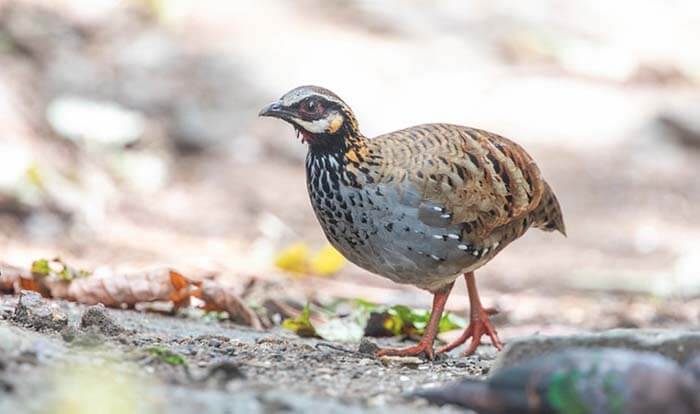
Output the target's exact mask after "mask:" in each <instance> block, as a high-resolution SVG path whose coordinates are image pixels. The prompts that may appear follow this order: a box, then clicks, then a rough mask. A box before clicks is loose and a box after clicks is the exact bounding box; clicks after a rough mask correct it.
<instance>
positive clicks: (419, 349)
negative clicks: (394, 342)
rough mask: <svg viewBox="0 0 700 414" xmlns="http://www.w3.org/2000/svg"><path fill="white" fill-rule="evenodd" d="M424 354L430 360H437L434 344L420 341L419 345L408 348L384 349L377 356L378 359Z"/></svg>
mask: <svg viewBox="0 0 700 414" xmlns="http://www.w3.org/2000/svg"><path fill="white" fill-rule="evenodd" d="M421 354H424V355H425V357H426V358H428V359H429V360H431V361H432V360H433V359H435V351H434V350H433V344H432V343H428V342H423V341H420V342H418V344H417V345H414V346H409V347H407V348H382V349H380V350H378V351H377V352H376V353H375V355H376V356H378V357H382V356H418V355H421Z"/></svg>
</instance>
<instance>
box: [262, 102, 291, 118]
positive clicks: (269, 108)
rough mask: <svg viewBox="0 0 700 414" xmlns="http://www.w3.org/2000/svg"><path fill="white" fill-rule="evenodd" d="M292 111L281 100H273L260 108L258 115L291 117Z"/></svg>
mask: <svg viewBox="0 0 700 414" xmlns="http://www.w3.org/2000/svg"><path fill="white" fill-rule="evenodd" d="M292 115H293V114H292V112H291V111H289V110H287V108H285V107H284V106H283V105H282V104H281V103H280V102H279V101H275V102H272V103H270V104H268V105H266V106H265V107H264V108H263V109H261V110H260V112H259V113H258V116H270V117H273V118H282V119H289V117H290V116H292Z"/></svg>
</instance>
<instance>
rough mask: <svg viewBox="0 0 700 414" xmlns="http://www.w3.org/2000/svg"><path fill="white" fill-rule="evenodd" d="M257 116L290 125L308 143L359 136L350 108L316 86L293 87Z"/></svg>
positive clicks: (331, 93)
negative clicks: (277, 119) (280, 120)
mask: <svg viewBox="0 0 700 414" xmlns="http://www.w3.org/2000/svg"><path fill="white" fill-rule="evenodd" d="M258 115H259V116H269V117H274V118H279V119H282V120H283V121H286V122H288V123H290V124H292V126H294V129H295V130H296V132H297V136H301V139H302V141H304V142H308V143H309V144H310V145H324V146H325V145H332V144H334V143H339V142H340V141H342V140H344V139H346V138H348V137H353V136H356V135H358V131H357V121H356V120H355V116H354V115H353V113H352V110H351V109H350V107H349V106H348V105H347V104H346V103H345V102H343V100H342V99H340V98H339V97H338V96H337V95H336V94H334V93H333V92H331V91H329V90H328V89H324V88H321V87H318V86H300V87H298V88H295V89H292V90H291V91H289V92H287V93H286V94H284V96H282V97H281V98H280V99H279V100H277V101H275V102H272V103H270V104H269V105H267V106H265V107H264V108H263V109H262V110H261V111H260V113H259V114H258Z"/></svg>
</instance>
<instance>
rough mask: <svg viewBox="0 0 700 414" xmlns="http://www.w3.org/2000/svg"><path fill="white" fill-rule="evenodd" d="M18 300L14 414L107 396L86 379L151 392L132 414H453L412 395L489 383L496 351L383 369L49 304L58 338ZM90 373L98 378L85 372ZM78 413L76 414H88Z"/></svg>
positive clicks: (156, 319) (207, 327)
mask: <svg viewBox="0 0 700 414" xmlns="http://www.w3.org/2000/svg"><path fill="white" fill-rule="evenodd" d="M16 302H17V298H16V297H11V296H3V297H2V298H1V302H0V309H1V310H2V314H1V318H2V319H1V320H0V395H1V396H2V398H0V411H2V412H7V413H10V412H12V413H30V412H31V413H33V412H69V411H61V409H62V407H65V406H66V405H68V406H69V403H70V401H72V400H77V401H80V398H76V397H75V395H74V393H78V394H80V393H83V392H85V393H89V392H95V393H96V394H97V395H100V393H99V391H95V390H92V389H90V387H88V388H87V389H81V390H79V389H71V386H76V385H75V384H81V382H80V376H81V375H85V376H87V380H88V381H89V380H90V379H94V378H92V377H90V375H93V376H94V375H97V376H98V377H99V375H112V374H113V375H116V376H121V377H120V378H122V380H123V381H124V382H125V383H126V385H124V387H126V388H127V389H128V387H131V386H134V387H143V388H138V395H136V396H134V395H131V394H129V393H128V392H126V394H125V395H120V397H119V398H124V399H126V400H127V402H121V403H120V404H130V403H131V402H129V401H128V400H129V398H136V399H137V400H138V401H137V403H138V404H137V408H138V409H137V410H134V411H130V412H143V413H148V412H168V413H191V412H197V411H200V412H208V413H232V412H253V413H272V412H310V411H318V410H320V411H322V412H337V413H352V412H396V413H399V412H453V411H451V410H450V409H439V408H428V407H426V406H425V404H424V403H423V402H422V401H417V400H414V399H411V398H407V397H406V396H407V395H408V394H409V393H410V392H411V391H413V390H415V389H416V388H417V387H423V386H430V385H436V384H440V383H444V382H446V381H450V380H454V379H456V378H460V377H463V376H464V375H472V376H481V375H484V374H486V373H487V372H488V369H489V367H490V365H491V363H492V360H493V352H489V351H488V350H485V351H484V353H483V354H482V355H480V356H473V357H457V356H452V357H444V358H441V359H440V360H438V361H435V362H425V361H416V360H413V359H404V360H401V359H398V360H379V359H376V358H375V357H373V356H371V355H367V354H363V353H360V352H357V345H356V344H355V345H342V344H332V345H331V346H328V343H327V342H323V341H319V340H307V339H301V338H298V337H296V336H295V335H293V334H290V333H285V332H281V331H279V330H273V331H270V332H259V331H253V330H250V329H245V328H241V327H238V326H235V325H233V324H230V323H226V322H220V321H205V320H201V319H191V318H186V317H171V316H162V315H157V314H151V313H140V312H134V311H128V310H110V309H104V308H99V307H98V308H96V310H95V309H93V311H94V312H93V314H92V315H90V314H88V316H84V314H85V310H86V308H87V307H86V306H83V305H77V304H74V303H67V302H61V301H54V303H52V304H51V306H55V311H56V312H59V313H61V314H65V315H67V318H68V324H67V327H66V328H64V329H62V330H61V331H58V332H52V331H51V330H46V329H44V330H37V329H36V328H35V327H32V326H29V327H26V326H24V325H26V324H27V322H28V318H26V317H24V318H23V317H21V316H20V317H15V316H13V313H14V308H15V306H16ZM95 314H97V316H96V315H95ZM81 318H82V319H81ZM81 321H82V323H81ZM86 321H92V322H87V323H86ZM86 325H87V326H86ZM381 343H382V344H384V345H389V344H391V341H382V342H381ZM394 345H400V344H394ZM154 347H157V349H159V350H167V351H170V352H173V353H175V354H177V355H179V356H181V357H182V358H184V363H183V364H182V365H179V364H178V365H171V364H168V363H167V362H165V359H164V358H159V357H157V356H153V355H152V354H150V353H149V349H153V348H154ZM339 348H340V349H339ZM341 349H345V350H341ZM80 367H83V368H87V367H99V371H98V372H99V373H97V374H95V373H92V374H84V373H83V374H81V373H80V371H79V369H80ZM75 377H77V379H76V378H75ZM93 386H95V384H93ZM66 387H67V388H66ZM98 387H99V386H98ZM88 401H91V400H88ZM91 403H95V404H104V405H106V406H109V404H113V403H114V402H110V400H109V398H105V400H104V401H99V400H98V401H91ZM83 404H85V402H83ZM78 406H80V404H78ZM49 407H53V408H49ZM80 408H81V409H82V410H83V411H72V412H90V411H85V408H86V407H80ZM46 410H49V411H46ZM105 412H111V411H105Z"/></svg>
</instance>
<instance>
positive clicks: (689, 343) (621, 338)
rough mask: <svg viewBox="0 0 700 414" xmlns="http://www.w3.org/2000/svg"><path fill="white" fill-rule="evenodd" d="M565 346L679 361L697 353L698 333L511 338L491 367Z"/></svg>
mask: <svg viewBox="0 0 700 414" xmlns="http://www.w3.org/2000/svg"><path fill="white" fill-rule="evenodd" d="M568 348H624V349H630V350H636V351H648V352H656V353H659V354H661V355H664V356H666V357H669V358H671V359H674V360H676V361H678V362H679V363H681V364H683V363H685V362H686V361H688V360H689V359H690V357H692V356H693V355H694V354H697V353H700V332H683V331H670V330H639V329H615V330H611V331H606V332H601V333H590V334H581V335H573V336H532V337H526V338H521V339H516V340H513V341H511V342H510V343H509V344H508V345H507V346H506V349H505V350H504V351H503V352H502V353H501V354H500V355H499V356H498V359H497V360H496V364H495V365H494V367H493V369H494V370H498V369H502V368H506V367H509V366H512V365H513V364H514V363H516V362H519V361H522V360H524V359H527V358H530V357H534V356H537V355H542V354H546V353H552V352H557V351H562V350H564V349H568Z"/></svg>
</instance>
